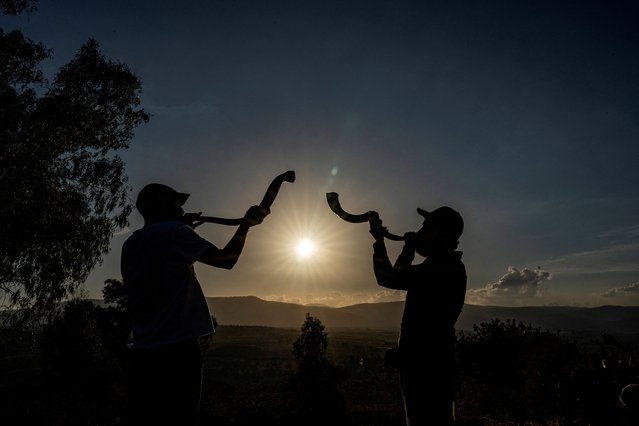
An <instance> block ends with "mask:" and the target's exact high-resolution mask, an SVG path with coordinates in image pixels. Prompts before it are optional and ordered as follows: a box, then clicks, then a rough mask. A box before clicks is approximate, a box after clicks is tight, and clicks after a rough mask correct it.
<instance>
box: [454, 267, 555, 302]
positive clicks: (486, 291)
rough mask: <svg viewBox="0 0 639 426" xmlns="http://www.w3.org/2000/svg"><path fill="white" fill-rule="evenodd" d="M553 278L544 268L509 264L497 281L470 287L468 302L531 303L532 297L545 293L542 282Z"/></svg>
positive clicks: (467, 296)
mask: <svg viewBox="0 0 639 426" xmlns="http://www.w3.org/2000/svg"><path fill="white" fill-rule="evenodd" d="M551 278H552V274H551V273H550V272H548V271H544V270H542V269H535V270H532V269H528V268H523V269H518V268H516V267H514V266H509V267H508V271H507V272H506V273H505V274H504V275H502V277H501V278H499V280H497V281H496V282H493V283H489V284H486V286H485V287H483V288H479V289H469V290H468V291H467V292H466V302H467V303H472V304H478V305H487V304H504V305H518V304H522V303H530V300H531V299H533V298H535V297H539V296H541V294H542V293H543V289H542V287H541V286H540V285H541V283H543V282H544V281H548V280H550V279H551Z"/></svg>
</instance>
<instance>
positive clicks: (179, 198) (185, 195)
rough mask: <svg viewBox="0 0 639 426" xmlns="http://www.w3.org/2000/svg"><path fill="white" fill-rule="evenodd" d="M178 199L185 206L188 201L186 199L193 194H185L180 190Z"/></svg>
mask: <svg viewBox="0 0 639 426" xmlns="http://www.w3.org/2000/svg"><path fill="white" fill-rule="evenodd" d="M177 195H178V200H179V201H180V205H181V206H183V205H184V203H186V200H188V199H189V197H190V196H191V194H185V193H183V192H178V193H177Z"/></svg>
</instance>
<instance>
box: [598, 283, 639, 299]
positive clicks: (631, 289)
mask: <svg viewBox="0 0 639 426" xmlns="http://www.w3.org/2000/svg"><path fill="white" fill-rule="evenodd" d="M602 296H603V297H639V282H636V283H632V284H628V285H627V286H624V287H614V288H611V289H610V290H608V291H606V292H605V293H603V294H602Z"/></svg>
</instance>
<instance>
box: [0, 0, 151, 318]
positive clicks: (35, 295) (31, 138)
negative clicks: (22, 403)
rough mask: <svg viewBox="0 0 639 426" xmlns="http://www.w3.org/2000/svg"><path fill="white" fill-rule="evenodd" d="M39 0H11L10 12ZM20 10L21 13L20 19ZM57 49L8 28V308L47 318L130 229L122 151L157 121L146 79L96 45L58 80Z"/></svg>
mask: <svg viewBox="0 0 639 426" xmlns="http://www.w3.org/2000/svg"><path fill="white" fill-rule="evenodd" d="M29 6H30V7H31V9H33V8H34V6H35V1H27V0H23V1H20V0H13V1H11V0H5V1H2V3H0V8H2V10H3V12H4V13H5V14H15V13H18V12H20V11H22V10H23V9H24V8H26V7H29ZM14 12H15V13H14ZM50 56H51V52H50V51H48V50H46V48H45V47H44V46H43V45H42V44H41V43H36V42H33V41H32V40H30V39H28V38H26V37H25V36H24V35H23V34H22V33H21V32H20V31H12V32H9V33H5V32H4V31H3V30H2V29H0V197H1V198H2V200H3V202H2V203H0V306H2V307H4V308H5V309H6V308H22V310H20V311H13V312H21V313H27V314H30V315H26V316H24V315H23V316H22V318H23V319H24V318H25V317H32V318H38V317H42V316H47V315H50V314H51V313H53V312H55V309H53V308H54V306H55V304H56V303H57V302H58V301H60V300H62V299H64V298H66V297H67V296H69V295H72V294H74V293H75V292H76V291H77V289H78V288H79V287H80V286H81V284H82V283H83V282H84V281H85V279H86V277H87V276H88V274H89V272H90V271H91V270H92V268H93V267H94V266H95V265H96V264H97V263H98V262H100V261H101V260H102V256H103V255H104V254H105V253H106V252H108V250H109V241H110V239H111V236H112V235H113V233H114V232H115V231H117V230H119V229H121V228H122V227H124V226H125V225H126V224H127V218H128V215H129V214H130V212H131V209H132V207H131V204H130V201H129V199H128V193H129V191H130V187H129V185H128V183H127V176H126V174H125V170H124V162H123V161H122V159H121V157H120V156H119V155H117V151H118V150H123V149H127V148H128V147H129V142H130V140H131V139H132V137H133V135H134V129H135V128H136V127H137V126H138V125H139V124H141V123H143V122H147V121H148V119H149V116H148V115H147V114H146V112H145V111H144V110H143V109H141V108H140V98H139V94H140V92H141V83H140V80H139V79H138V78H137V77H136V76H135V75H134V74H133V73H132V72H131V70H130V69H129V68H128V67H127V66H126V65H124V64H121V63H117V62H113V61H110V60H107V59H106V58H105V57H104V56H103V55H102V54H101V52H100V49H99V46H98V43H97V42H96V41H95V40H93V39H89V40H88V41H87V42H86V43H85V44H84V45H83V46H82V47H81V48H80V50H79V52H78V53H77V54H76V56H75V58H74V59H73V60H72V61H71V62H69V63H68V64H66V65H65V66H63V67H62V68H61V69H60V70H59V72H58V73H57V75H56V76H55V78H54V79H53V82H52V83H49V82H48V81H47V80H45V79H44V78H43V74H42V72H41V70H40V68H39V66H40V63H41V62H42V61H43V60H45V59H47V58H49V57H50Z"/></svg>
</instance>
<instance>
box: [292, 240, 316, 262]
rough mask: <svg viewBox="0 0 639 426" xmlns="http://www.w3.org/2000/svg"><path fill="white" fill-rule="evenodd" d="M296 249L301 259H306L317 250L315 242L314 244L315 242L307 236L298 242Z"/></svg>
mask: <svg viewBox="0 0 639 426" xmlns="http://www.w3.org/2000/svg"><path fill="white" fill-rule="evenodd" d="M295 251H296V252H297V256H298V257H299V258H300V259H304V258H306V257H308V256H310V255H311V254H313V252H314V251H315V244H313V242H312V241H311V240H309V239H308V238H305V239H303V240H300V241H299V242H298V243H297V246H296V247H295Z"/></svg>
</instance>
